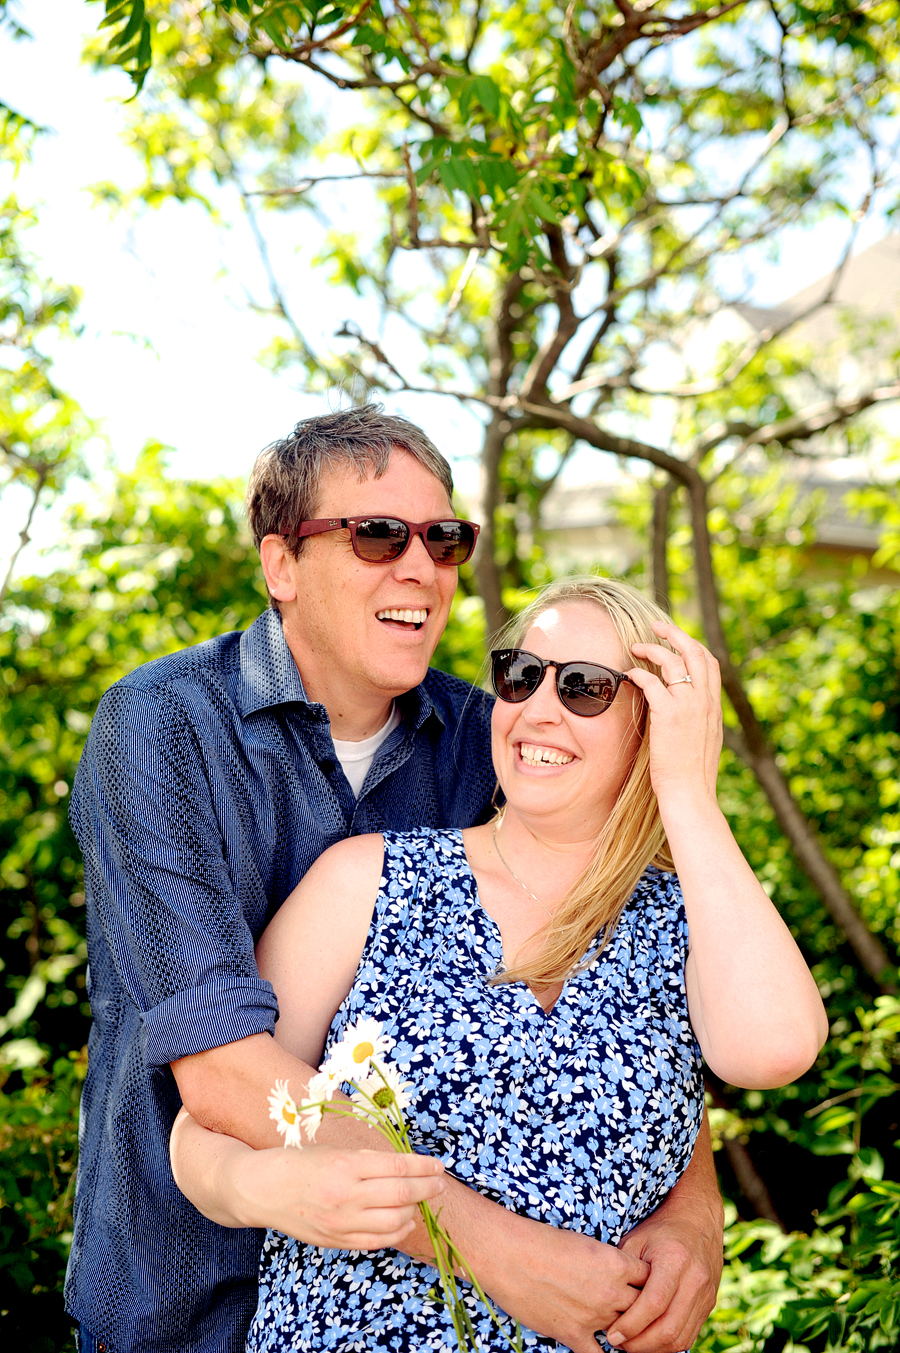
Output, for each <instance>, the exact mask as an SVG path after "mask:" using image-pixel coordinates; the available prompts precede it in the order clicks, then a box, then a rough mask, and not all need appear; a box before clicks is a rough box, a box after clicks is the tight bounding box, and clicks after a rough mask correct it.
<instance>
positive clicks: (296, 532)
mask: <svg viewBox="0 0 900 1353" xmlns="http://www.w3.org/2000/svg"><path fill="white" fill-rule="evenodd" d="M346 525H347V518H346V517H328V518H323V519H321V520H318V521H302V522H301V523H300V525H299V526H295V527H291V529H290V530H288V531H283V532H282V533H281V534H282V535H288V536H301V537H303V536H318V535H322V533H323V532H324V531H337V530H339V529H340V528H341V527H344V526H346Z"/></svg>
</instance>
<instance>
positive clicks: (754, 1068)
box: [628, 623, 828, 1089]
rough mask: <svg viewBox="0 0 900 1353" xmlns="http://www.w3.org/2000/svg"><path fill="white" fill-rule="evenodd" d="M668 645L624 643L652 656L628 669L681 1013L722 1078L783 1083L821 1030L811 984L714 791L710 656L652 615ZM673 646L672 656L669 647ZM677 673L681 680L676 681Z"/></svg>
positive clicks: (715, 682) (717, 740)
mask: <svg viewBox="0 0 900 1353" xmlns="http://www.w3.org/2000/svg"><path fill="white" fill-rule="evenodd" d="M654 629H655V630H656V632H657V634H659V635H660V637H661V638H664V639H666V640H668V642H669V643H670V644H672V646H673V647H674V648H675V649H676V650H677V652H676V653H672V652H671V651H670V650H669V649H666V648H663V647H662V646H661V645H657V644H635V645H634V647H633V650H632V651H633V652H634V654H635V656H637V657H642V658H647V659H649V660H650V661H651V662H654V663H656V664H658V665H659V666H660V667H661V669H662V672H663V677H664V681H665V682H669V683H671V684H670V685H668V686H666V685H664V684H663V682H661V681H659V680H658V678H657V677H655V676H654V675H653V674H652V673H650V672H645V671H644V670H643V669H642V668H632V670H631V671H630V672H629V673H628V675H629V677H630V678H631V679H632V680H634V682H635V684H636V685H639V686H640V687H641V689H642V690H643V692H644V695H645V697H646V699H647V704H648V706H649V718H650V774H651V779H652V783H653V789H654V791H655V793H656V797H657V800H658V803H659V810H660V815H661V817H662V821H663V826H664V827H665V830H666V836H667V838H668V841H669V847H670V849H671V851H672V857H673V859H674V861H675V868H676V870H677V873H678V878H679V881H680V883H681V890H682V894H683V896H684V905H685V911H686V913H687V918H688V926H689V929H690V953H689V955H688V960H687V964H686V969H685V978H686V983H687V992H688V1004H689V1008H690V1013H691V1022H692V1024H693V1026H694V1031H695V1033H696V1035H697V1041H698V1042H699V1044H700V1047H701V1049H702V1051H703V1056H704V1057H705V1059H706V1061H707V1063H708V1065H709V1066H710V1068H711V1069H712V1070H713V1071H714V1072H715V1073H716V1075H717V1076H720V1077H721V1078H722V1080H724V1081H727V1082H729V1083H730V1084H732V1085H741V1086H745V1087H747V1088H757V1089H766V1088H770V1087H772V1086H776V1085H784V1084H786V1083H787V1082H788V1081H791V1080H794V1079H796V1077H797V1076H800V1075H802V1074H803V1072H804V1071H806V1070H807V1068H808V1067H810V1066H811V1065H812V1063H813V1062H814V1061H815V1059H816V1056H817V1054H818V1052H819V1049H820V1048H821V1046H822V1044H823V1043H824V1041H825V1039H826V1037H827V1036H828V1021H827V1018H826V1015H825V1010H824V1008H823V1006H822V1001H821V998H820V997H819V993H818V990H817V988H816V984H815V982H814V981H813V978H812V975H811V973H810V971H809V969H808V968H807V966H806V964H805V962H804V960H803V957H802V955H801V953H800V951H799V949H798V948H797V945H796V944H795V942H794V939H793V937H792V936H791V933H790V931H789V930H788V928H787V926H786V925H785V924H784V922H783V921H782V919H781V917H780V916H779V914H778V912H777V911H776V909H775V907H774V906H773V905H772V902H771V901H770V899H769V897H768V895H767V894H766V892H765V891H764V889H763V888H762V887H761V886H760V884H759V883H758V881H757V880H756V878H755V876H754V874H753V872H752V870H751V869H750V866H749V865H748V864H747V861H746V860H745V859H744V857H743V855H742V854H741V851H740V848H739V847H738V844H737V842H736V841H735V839H734V837H733V835H732V833H731V830H730V828H729V826H728V823H727V822H726V820H725V817H724V815H723V813H722V811H721V809H720V808H719V805H718V802H717V800H716V775H717V773H718V766H719V755H720V752H721V747H722V714H721V684H720V680H719V668H718V663H717V662H716V660H715V658H713V656H712V654H711V653H709V652H708V651H707V649H705V648H704V647H703V645H702V644H699V643H697V641H696V640H694V639H691V638H690V636H689V635H687V634H685V633H684V632H683V631H682V630H680V629H678V627H677V626H676V625H674V624H671V623H666V624H663V623H660V624H657V625H654ZM679 655H680V656H679ZM685 674H687V675H688V676H689V677H690V678H691V680H690V682H686V681H684V680H683V678H684V676H685Z"/></svg>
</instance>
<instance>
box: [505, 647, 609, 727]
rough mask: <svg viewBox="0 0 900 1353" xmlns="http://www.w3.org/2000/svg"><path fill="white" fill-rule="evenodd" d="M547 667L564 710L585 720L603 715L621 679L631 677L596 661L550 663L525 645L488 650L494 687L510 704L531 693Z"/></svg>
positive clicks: (550, 660)
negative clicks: (553, 669)
mask: <svg viewBox="0 0 900 1353" xmlns="http://www.w3.org/2000/svg"><path fill="white" fill-rule="evenodd" d="M548 667H555V668H556V693H557V695H558V696H559V698H560V700H561V701H562V702H563V704H564V705H565V707H566V709H568V710H571V712H572V713H573V714H580V715H581V716H582V718H585V719H591V718H593V717H594V715H595V714H605V712H606V711H607V710H608V709H609V707H610V705H611V704H612V702H613V700H615V698H616V693H617V691H618V689H619V687H620V686H621V684H622V682H623V681H630V680H631V678H630V677H627V676H626V675H625V673H624V672H615V671H613V669H612V668H611V667H601V666H600V664H599V663H596V662H553V661H552V659H550V658H539V657H537V655H536V654H534V653H528V652H527V651H526V650H525V649H524V648H496V649H494V650H493V652H492V653H491V680H492V682H493V685H494V690H495V691H496V692H497V694H498V696H499V697H500V699H501V700H506V701H508V702H509V704H511V705H517V704H519V703H520V702H521V701H522V700H527V699H528V697H529V695H533V694H534V692H535V691H536V690H537V688H538V686H540V684H541V682H542V681H543V679H544V673H545V672H546V670H547V668H548ZM631 684H632V685H634V683H633V682H631Z"/></svg>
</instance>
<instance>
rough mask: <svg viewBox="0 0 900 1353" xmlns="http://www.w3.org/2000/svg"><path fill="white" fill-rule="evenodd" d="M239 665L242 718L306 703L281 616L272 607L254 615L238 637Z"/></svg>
mask: <svg viewBox="0 0 900 1353" xmlns="http://www.w3.org/2000/svg"><path fill="white" fill-rule="evenodd" d="M240 664H241V666H240V679H239V684H238V689H237V692H236V699H235V703H236V704H237V707H238V709H239V711H240V713H241V717H242V718H245V717H246V716H247V715H248V714H255V713H256V712H257V710H260V709H268V708H269V707H270V706H271V705H286V704H291V703H295V702H297V701H299V702H300V703H301V704H304V705H308V704H309V697H308V696H307V694H306V691H305V690H304V689H303V682H302V680H301V679H300V673H299V672H298V670H297V664H296V663H295V662H294V659H293V656H292V654H291V650H290V649H289V648H288V646H287V641H286V640H285V637H284V631H283V630H282V628H281V616H280V615H279V614H278V612H277V611H276V610H275V609H274V608H273V607H269V609H268V610H267V611H263V613H262V615H261V616H257V618H256V620H254V622H253V624H252V625H251V626H250V628H249V629H248V630H245V631H244V633H243V634H242V635H241V643H240Z"/></svg>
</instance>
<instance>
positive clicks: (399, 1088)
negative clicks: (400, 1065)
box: [350, 1062, 412, 1121]
mask: <svg viewBox="0 0 900 1353" xmlns="http://www.w3.org/2000/svg"><path fill="white" fill-rule="evenodd" d="M358 1084H359V1090H358V1091H354V1092H353V1094H352V1095H351V1096H350V1098H351V1099H352V1100H353V1102H354V1104H355V1105H356V1106H357V1111H358V1112H360V1113H361V1114H362V1115H363V1116H364V1117H366V1118H370V1119H372V1120H373V1121H374V1120H375V1118H376V1109H375V1108H373V1105H372V1101H374V1104H375V1106H376V1107H377V1109H380V1110H381V1111H382V1113H386V1114H388V1115H390V1116H391V1117H394V1113H393V1110H394V1109H395V1108H396V1109H399V1110H400V1112H401V1113H402V1112H403V1111H404V1110H405V1109H408V1108H409V1106H410V1104H411V1103H412V1086H411V1085H409V1084H408V1082H407V1081H405V1080H403V1078H402V1077H401V1075H400V1072H399V1071H398V1070H397V1068H396V1067H395V1066H391V1064H390V1062H385V1063H380V1062H379V1063H378V1064H377V1065H375V1066H373V1067H372V1069H371V1070H370V1072H369V1074H368V1076H367V1077H366V1079H365V1080H364V1081H361V1082H359V1083H358Z"/></svg>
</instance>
